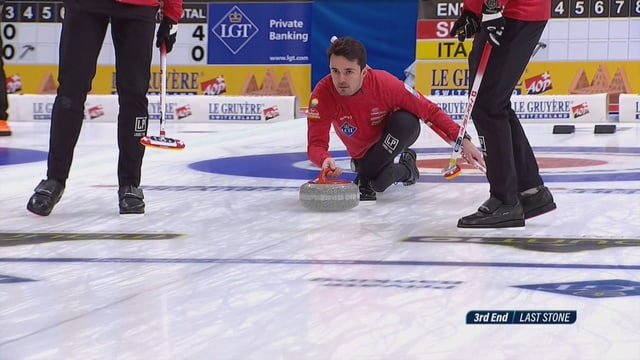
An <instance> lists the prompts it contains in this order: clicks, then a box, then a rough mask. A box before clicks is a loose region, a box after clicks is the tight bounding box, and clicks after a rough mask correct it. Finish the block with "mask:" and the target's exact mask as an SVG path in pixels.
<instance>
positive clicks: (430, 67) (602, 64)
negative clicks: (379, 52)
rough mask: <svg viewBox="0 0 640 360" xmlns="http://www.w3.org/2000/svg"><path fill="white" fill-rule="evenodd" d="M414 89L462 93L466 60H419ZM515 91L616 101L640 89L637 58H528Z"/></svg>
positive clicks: (466, 75) (466, 79) (466, 77)
mask: <svg viewBox="0 0 640 360" xmlns="http://www.w3.org/2000/svg"><path fill="white" fill-rule="evenodd" d="M415 86H416V90H418V91H420V92H422V93H423V94H425V95H464V94H466V93H467V90H468V88H469V71H468V67H467V62H466V60H462V61H461V60H450V61H437V62H436V61H418V62H417V63H416V85H415ZM515 92H516V93H517V94H523V95H542V94H544V95H552V94H560V95H567V94H596V93H608V94H609V99H610V102H611V103H613V104H617V103H618V98H619V96H620V94H637V93H640V61H599V62H584V61H582V62H573V61H559V62H552V61H550V62H531V63H530V64H529V65H528V66H527V68H526V70H525V72H524V74H523V75H522V77H521V78H520V81H519V82H518V85H517V86H516V91H515Z"/></svg>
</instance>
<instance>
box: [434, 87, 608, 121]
mask: <svg viewBox="0 0 640 360" xmlns="http://www.w3.org/2000/svg"><path fill="white" fill-rule="evenodd" d="M427 98H428V99H429V100H431V101H433V102H434V103H436V104H438V105H439V106H440V107H441V108H442V110H444V112H446V113H447V114H449V115H450V116H451V117H452V118H453V119H454V120H462V117H463V115H464V109H465V108H466V106H467V97H466V96H428V97H427ZM511 106H512V108H513V110H515V112H516V114H517V115H518V118H519V119H520V120H521V121H522V122H548V123H553V124H562V123H575V122H589V123H597V122H608V121H609V120H608V119H609V99H608V95H607V94H590V95H513V96H512V97H511Z"/></svg>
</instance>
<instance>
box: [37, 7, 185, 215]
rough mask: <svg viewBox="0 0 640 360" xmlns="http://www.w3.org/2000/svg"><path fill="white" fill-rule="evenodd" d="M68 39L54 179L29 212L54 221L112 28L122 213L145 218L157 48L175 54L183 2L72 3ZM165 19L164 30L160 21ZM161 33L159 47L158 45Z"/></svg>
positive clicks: (53, 133)
mask: <svg viewBox="0 0 640 360" xmlns="http://www.w3.org/2000/svg"><path fill="white" fill-rule="evenodd" d="M63 5H64V9H65V16H64V20H63V21H62V31H61V34H60V45H59V60H58V61H59V62H58V82H59V87H58V91H57V95H56V98H55V101H54V104H53V110H52V114H51V128H50V134H49V156H48V160H47V178H46V179H44V180H42V181H40V183H39V184H38V185H37V186H36V188H35V190H34V194H33V195H32V196H31V198H30V199H29V201H28V202H27V210H29V211H30V212H32V213H34V214H37V215H41V216H47V215H49V214H50V213H51V211H52V210H53V207H54V206H55V205H56V204H57V203H58V201H60V199H61V197H62V194H63V192H64V189H65V186H66V181H67V178H68V177H69V172H70V169H71V162H72V160H73V153H74V149H75V146H76V143H77V142H78V137H79V135H80V130H81V128H82V124H83V120H84V105H85V101H86V99H87V94H88V93H89V91H90V90H91V83H92V80H93V77H94V76H95V74H96V66H97V62H98V55H99V54H100V50H101V49H102V44H103V42H104V38H105V35H106V31H107V29H108V28H109V25H111V27H110V28H111V38H112V39H113V47H114V51H115V82H116V88H117V93H118V103H119V112H118V120H117V142H118V150H119V152H118V156H119V157H118V165H117V176H118V179H117V180H118V206H119V210H120V214H144V210H145V203H144V200H143V199H144V195H143V193H142V189H140V188H139V186H140V178H141V169H142V158H143V157H144V150H145V147H144V146H143V145H142V144H140V138H141V137H143V136H145V135H146V134H147V125H148V122H149V113H148V100H147V92H148V90H149V80H150V78H151V61H152V54H153V47H154V44H155V46H156V47H160V46H161V45H165V46H166V49H167V52H169V51H171V49H172V48H173V44H174V43H175V41H176V25H177V23H178V20H180V17H181V16H182V0H163V1H162V3H160V2H158V0H64V1H63ZM160 8H161V13H162V20H161V22H160V25H159V26H158V29H157V31H156V16H157V15H158V10H159V9H160ZM154 33H155V41H154Z"/></svg>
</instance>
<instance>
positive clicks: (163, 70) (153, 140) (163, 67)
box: [140, 44, 184, 150]
mask: <svg viewBox="0 0 640 360" xmlns="http://www.w3.org/2000/svg"><path fill="white" fill-rule="evenodd" d="M160 83H161V84H160V135H158V136H153V135H151V136H149V135H147V136H144V137H142V138H141V139H140V143H141V144H142V145H144V146H146V147H149V148H155V149H163V150H182V149H184V143H183V142H182V141H180V140H178V139H173V138H170V137H167V136H166V132H165V130H164V123H165V111H166V109H165V107H166V104H167V48H166V46H165V44H162V45H161V46H160Z"/></svg>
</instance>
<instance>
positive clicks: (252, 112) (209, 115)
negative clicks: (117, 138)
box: [9, 94, 299, 123]
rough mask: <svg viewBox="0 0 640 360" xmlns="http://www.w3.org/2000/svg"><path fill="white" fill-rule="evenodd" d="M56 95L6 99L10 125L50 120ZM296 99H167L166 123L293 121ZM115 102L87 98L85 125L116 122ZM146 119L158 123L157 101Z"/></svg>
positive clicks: (114, 98)
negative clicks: (11, 122)
mask: <svg viewBox="0 0 640 360" xmlns="http://www.w3.org/2000/svg"><path fill="white" fill-rule="evenodd" d="M54 99H55V95H16V94H11V95H9V114H10V120H11V121H42V120H51V109H52V107H53V102H54ZM298 108H299V104H298V99H297V97H295V96H193V95H169V96H167V104H166V107H165V109H166V113H165V119H166V120H167V121H184V122H211V121H215V122H255V123H263V122H273V121H278V120H288V119H295V118H297V117H298V116H299V114H298ZM117 117H118V98H117V96H115V95H89V96H87V102H86V103H85V121H115V120H116V119H117ZM149 118H150V119H151V120H159V119H160V97H159V96H158V95H150V96H149Z"/></svg>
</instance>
